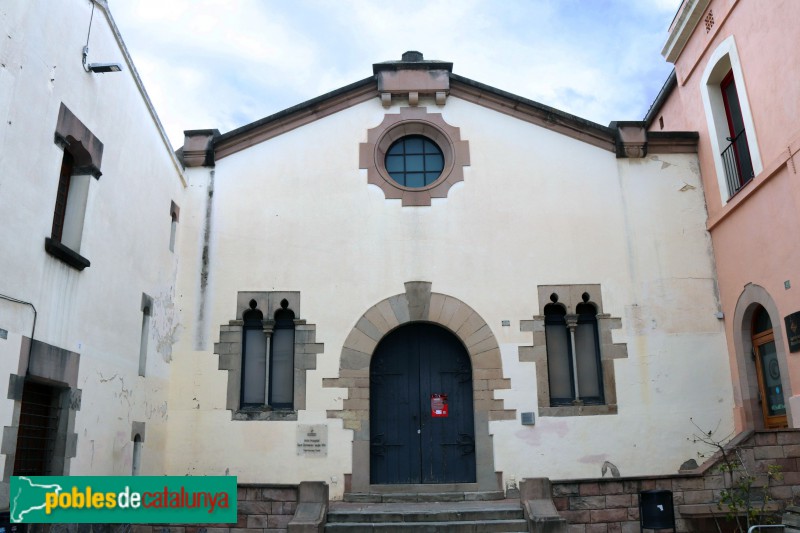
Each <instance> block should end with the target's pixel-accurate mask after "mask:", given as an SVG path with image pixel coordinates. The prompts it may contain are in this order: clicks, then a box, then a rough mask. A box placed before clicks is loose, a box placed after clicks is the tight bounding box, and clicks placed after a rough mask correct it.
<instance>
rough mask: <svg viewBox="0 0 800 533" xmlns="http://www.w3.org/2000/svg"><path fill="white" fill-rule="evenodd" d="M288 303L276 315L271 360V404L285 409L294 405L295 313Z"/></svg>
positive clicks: (282, 305) (283, 303) (284, 303)
mask: <svg viewBox="0 0 800 533" xmlns="http://www.w3.org/2000/svg"><path fill="white" fill-rule="evenodd" d="M287 303H288V302H286V300H284V301H283V302H281V307H282V308H281V309H279V310H278V311H277V312H276V313H275V327H274V329H273V331H272V342H271V344H270V350H271V353H270V359H269V365H270V368H269V404H270V405H271V406H273V407H277V408H283V409H291V408H292V404H293V403H294V312H293V311H292V310H291V309H288V308H287V307H286V304H287Z"/></svg>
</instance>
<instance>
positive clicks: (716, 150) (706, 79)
mask: <svg viewBox="0 0 800 533" xmlns="http://www.w3.org/2000/svg"><path fill="white" fill-rule="evenodd" d="M729 72H732V73H733V81H734V83H735V84H736V92H737V95H738V98H739V107H740V109H741V113H742V121H743V122H744V131H745V136H746V137H747V146H748V150H749V151H750V161H751V163H752V165H753V179H752V180H750V181H755V178H757V177H758V176H759V174H761V172H762V171H763V170H764V164H763V163H762V161H761V150H760V148H759V144H758V138H757V137H756V127H755V121H754V120H753V113H752V110H751V108H750V99H749V98H748V95H747V87H746V86H745V83H744V73H743V70H742V63H741V61H740V59H739V51H738V49H737V47H736V40H735V39H734V36H733V35H731V36H729V37H727V38H726V39H725V40H724V41H722V42H721V43H720V44H719V45H718V46H717V48H716V49H714V51H713V52H712V53H711V55H710V56H709V59H708V62H707V64H706V68H705V70H704V71H703V74H702V76H701V78H700V86H699V87H700V95H701V99H702V102H703V110H704V111H705V115H706V122H707V126H708V132H709V135H708V138H709V141H710V143H711V155H712V158H713V160H714V168H715V170H716V172H717V185H718V186H719V195H720V201H721V203H722V205H723V206H725V205H727V204H728V203H729V202H730V201H731V200H732V199H733V198H734V196H736V194H738V193H740V192H741V191H742V190H743V189H744V186H742V188H740V189H739V190H737V191H736V193H734V194H730V192H729V191H728V185H727V180H726V175H725V163H724V161H723V160H722V152H723V150H724V149H725V143H726V142H727V139H726V138H727V136H729V135H730V131H729V127H728V118H727V115H726V114H725V104H724V102H723V98H722V90H721V89H720V83H721V82H722V80H723V78H725V76H726V75H727V74H728V73H729ZM745 185H746V184H745ZM750 188H751V189H752V187H750Z"/></svg>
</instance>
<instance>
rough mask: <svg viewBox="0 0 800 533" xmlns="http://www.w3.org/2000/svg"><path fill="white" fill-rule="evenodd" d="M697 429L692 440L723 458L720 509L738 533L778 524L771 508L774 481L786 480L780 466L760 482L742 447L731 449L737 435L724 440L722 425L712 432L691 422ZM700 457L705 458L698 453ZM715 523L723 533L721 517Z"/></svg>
mask: <svg viewBox="0 0 800 533" xmlns="http://www.w3.org/2000/svg"><path fill="white" fill-rule="evenodd" d="M689 420H691V422H692V425H693V426H694V427H695V428H696V429H697V431H696V432H695V433H693V434H692V436H691V437H688V440H689V441H691V442H693V443H700V444H704V445H706V446H708V447H709V448H711V449H712V450H714V452H713V453H714V454H717V455H719V464H718V465H717V466H716V467H715V468H716V470H717V471H718V472H720V474H722V479H723V483H724V488H723V489H722V490H721V491H720V495H719V501H718V502H717V509H719V510H720V511H724V513H725V515H724V518H725V519H727V520H728V522H729V523H730V522H733V523H734V524H735V529H734V531H735V532H736V533H745V532H746V531H747V530H748V529H750V527H751V526H754V525H762V524H774V523H776V518H777V517H776V515H775V514H774V513H773V512H771V511H769V510H768V509H767V507H768V505H769V503H770V502H771V501H772V497H771V496H770V494H769V485H770V482H771V481H772V480H780V479H782V478H783V474H782V473H781V467H780V465H769V466H768V467H767V470H766V472H764V474H766V483H764V484H761V483H758V477H757V475H756V472H755V471H754V470H755V468H754V467H749V466H748V465H747V463H746V462H745V460H744V456H743V453H742V448H741V447H740V446H739V445H735V446H731V445H730V440H731V438H732V437H733V434H728V435H726V436H724V437H721V438H720V437H719V436H718V435H717V433H718V431H719V424H717V427H716V428H714V429H713V430H711V431H705V430H703V429H702V428H701V427H700V426H698V425H697V424H696V423H695V421H694V420H693V419H691V418H690V419H689ZM698 455H699V456H700V457H705V455H704V454H703V453H701V452H698ZM714 523H715V524H716V526H717V530H718V531H719V533H722V524H721V523H720V516H718V515H716V514H715V515H714Z"/></svg>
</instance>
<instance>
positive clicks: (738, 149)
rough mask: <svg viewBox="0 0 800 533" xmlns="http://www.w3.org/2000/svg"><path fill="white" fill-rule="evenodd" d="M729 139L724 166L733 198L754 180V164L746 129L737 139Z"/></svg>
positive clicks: (723, 158)
mask: <svg viewBox="0 0 800 533" xmlns="http://www.w3.org/2000/svg"><path fill="white" fill-rule="evenodd" d="M727 139H728V141H730V144H729V145H728V147H727V148H725V150H723V151H722V165H723V166H724V167H725V180H726V182H727V184H728V198H731V197H733V195H734V194H736V193H737V192H739V190H740V189H741V188H742V187H744V186H745V184H746V183H747V182H749V181H750V180H752V179H753V162H752V161H751V159H750V147H749V146H748V145H747V135H745V132H744V129H742V131H740V132H739V133H738V134H737V135H736V137H734V138H730V137H728V138H727Z"/></svg>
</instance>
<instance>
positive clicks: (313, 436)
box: [297, 424, 328, 457]
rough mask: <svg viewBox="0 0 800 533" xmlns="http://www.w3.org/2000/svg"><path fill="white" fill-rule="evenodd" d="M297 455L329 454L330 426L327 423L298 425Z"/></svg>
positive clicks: (321, 455) (323, 455) (322, 455)
mask: <svg viewBox="0 0 800 533" xmlns="http://www.w3.org/2000/svg"><path fill="white" fill-rule="evenodd" d="M297 455H305V456H311V457H326V456H327V455H328V426H327V425H325V424H315V425H311V426H308V425H298V426H297Z"/></svg>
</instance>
